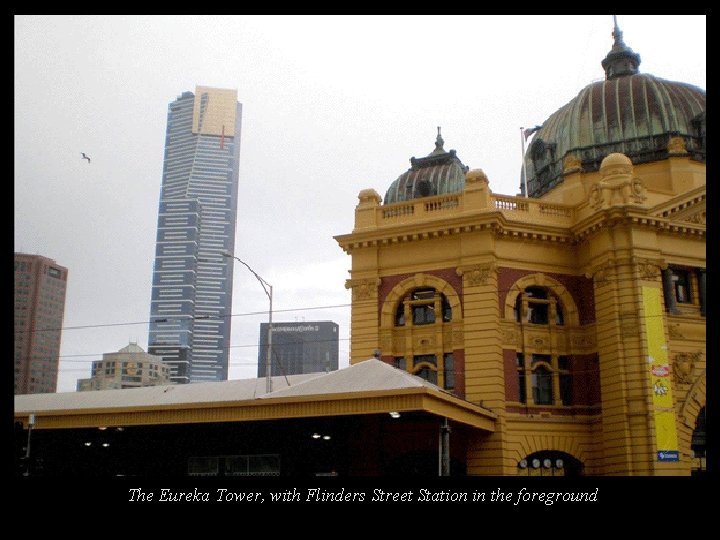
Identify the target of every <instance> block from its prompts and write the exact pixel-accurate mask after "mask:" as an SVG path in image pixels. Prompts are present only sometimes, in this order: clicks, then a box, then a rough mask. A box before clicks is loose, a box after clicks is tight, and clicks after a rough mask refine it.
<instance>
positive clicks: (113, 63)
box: [15, 15, 706, 392]
mask: <svg viewBox="0 0 720 540" xmlns="http://www.w3.org/2000/svg"><path fill="white" fill-rule="evenodd" d="M618 22H619V25H620V28H621V29H622V31H623V36H624V40H625V43H626V44H627V45H628V46H629V47H631V48H632V49H633V50H634V51H635V52H637V53H639V54H640V56H641V59H642V63H641V64H640V71H641V72H643V73H651V74H653V75H656V76H658V77H662V78H665V79H669V80H674V81H683V82H687V83H691V84H694V85H697V86H699V87H701V88H703V89H705V88H706V85H705V76H706V66H705V50H706V40H705V24H706V19H705V16H686V15H642V16H639V15H619V16H618ZM612 26H613V25H612V16H611V15H583V16H558V15H553V16H538V15H533V16H495V15H493V16H488V15H464V16H314V15H313V16H237V15H236V16H164V15H156V16H76V15H72V16H64V15H63V16H16V17H15V251H18V252H24V253H30V254H39V255H43V256H46V257H49V258H52V259H54V260H55V261H56V262H57V263H58V264H60V265H62V266H65V267H67V268H68V270H69V277H68V287H67V298H66V306H65V320H64V323H63V327H64V331H63V335H62V348H61V357H60V374H59V378H58V391H61V392H63V391H74V390H75V388H76V381H77V379H78V378H84V377H89V376H90V365H91V362H92V361H93V360H100V359H101V358H102V355H103V353H109V352H115V351H117V350H119V349H121V348H122V347H124V346H126V345H127V344H128V343H129V342H130V341H133V342H137V344H138V345H140V346H141V347H143V348H144V349H146V350H147V339H148V324H147V321H148V319H149V315H150V289H151V283H152V266H153V259H154V251H155V234H156V226H157V210H158V199H159V195H160V184H161V179H162V166H163V150H164V142H165V128H166V120H167V107H168V104H169V103H170V102H172V101H174V100H175V99H176V98H177V97H178V96H179V95H180V94H181V93H182V92H183V91H188V90H189V91H192V92H194V91H195V87H196V86H197V85H199V86H214V87H219V88H233V89H237V91H238V100H239V101H240V102H241V103H242V104H243V118H242V141H241V148H240V187H239V194H240V196H239V202H238V218H237V235H236V243H235V254H236V255H237V256H239V257H240V258H242V259H243V260H244V261H246V262H247V263H248V264H249V265H250V266H251V267H252V268H253V269H254V270H255V271H256V272H257V273H258V274H259V275H260V276H261V277H262V278H263V279H265V280H266V281H267V282H269V283H270V284H272V285H273V308H274V314H273V321H274V322H283V321H303V320H305V321H312V320H332V321H335V322H336V323H338V324H339V325H340V367H345V366H347V365H348V359H349V352H350V351H349V349H350V346H349V322H350V307H349V304H350V292H349V291H348V290H346V289H345V280H346V279H347V278H348V277H349V274H348V270H349V269H350V257H349V256H348V255H346V254H345V253H344V252H343V251H342V250H341V249H340V247H339V246H338V244H337V242H336V241H335V240H334V238H333V236H335V235H339V234H346V233H350V232H351V231H352V228H353V221H354V209H355V205H356V204H357V202H358V200H357V195H358V193H359V192H360V190H362V189H366V188H373V189H375V190H376V191H377V192H378V193H379V194H380V195H381V196H384V195H385V191H386V189H387V188H388V187H389V185H390V183H391V182H392V181H393V180H395V179H396V178H397V177H398V176H399V175H400V174H402V173H403V172H405V171H406V170H407V169H408V167H409V166H410V163H409V159H410V158H411V157H413V156H415V157H422V156H425V155H427V154H429V153H430V152H431V151H432V150H433V149H434V141H435V136H436V134H437V127H438V126H441V127H442V136H443V138H444V140H445V149H446V150H450V149H455V150H457V155H458V157H459V158H460V159H461V160H462V162H463V163H464V164H465V165H468V166H469V167H470V168H480V169H483V170H484V171H485V173H486V174H487V176H488V178H489V181H490V189H491V190H492V191H493V192H494V193H500V194H504V195H517V194H518V192H519V183H520V169H521V166H520V164H521V161H520V158H521V140H520V128H521V127H532V126H535V125H537V124H541V123H542V122H543V121H544V120H545V119H546V118H547V117H548V116H549V115H550V114H552V113H553V112H555V111H556V110H557V109H558V108H560V107H561V106H563V105H564V104H566V103H567V102H568V101H570V100H571V99H572V98H574V97H575V96H576V95H577V94H578V92H580V90H582V89H583V88H584V87H585V86H586V85H588V84H589V83H591V82H593V81H596V80H600V79H602V78H603V76H604V73H603V70H602V67H601V65H600V62H601V60H602V59H603V58H604V57H605V55H606V54H607V53H608V51H609V50H610V48H611V46H612ZM81 152H85V153H86V154H88V155H89V156H90V157H91V159H92V162H91V163H90V164H88V162H87V161H85V160H83V159H82V158H81ZM234 279H235V289H234V298H233V323H232V344H231V352H230V369H229V373H230V378H231V379H238V378H248V377H255V376H256V373H257V346H258V334H259V326H260V323H261V322H266V321H267V309H268V298H267V296H266V295H265V293H264V292H263V289H262V288H261V286H260V283H258V281H257V280H256V279H255V277H254V276H253V275H252V274H251V273H250V272H248V271H247V270H246V269H245V268H244V267H242V266H241V265H236V268H235V277H234ZM331 306H339V307H331ZM313 308H317V309H313Z"/></svg>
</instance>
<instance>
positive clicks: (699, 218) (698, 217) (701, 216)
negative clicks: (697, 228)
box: [685, 210, 707, 225]
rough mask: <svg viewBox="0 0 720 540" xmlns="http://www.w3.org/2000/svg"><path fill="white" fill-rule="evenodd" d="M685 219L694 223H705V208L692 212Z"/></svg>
mask: <svg viewBox="0 0 720 540" xmlns="http://www.w3.org/2000/svg"><path fill="white" fill-rule="evenodd" d="M685 221H687V222H689V223H696V224H698V225H705V224H706V223H707V222H706V214H705V210H703V211H702V212H698V213H696V214H692V215H691V216H688V217H687V218H686V219H685Z"/></svg>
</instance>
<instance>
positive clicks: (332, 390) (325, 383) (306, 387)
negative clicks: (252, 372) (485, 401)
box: [260, 358, 449, 398]
mask: <svg viewBox="0 0 720 540" xmlns="http://www.w3.org/2000/svg"><path fill="white" fill-rule="evenodd" d="M423 387H424V388H430V389H433V390H437V391H440V392H445V391H444V390H442V389H441V388H440V387H438V386H436V385H434V384H432V383H429V382H427V381H426V380H425V379H422V378H420V377H417V376H415V375H410V374H409V373H407V372H406V371H403V370H400V369H396V368H394V367H392V366H391V365H390V364H387V363H385V362H383V361H381V360H377V359H375V358H372V359H370V360H365V361H364V362H358V363H357V364H353V365H352V366H350V367H347V368H344V369H341V370H338V371H331V372H330V373H327V374H324V375H323V376H322V377H315V378H312V379H308V380H305V381H302V382H299V383H296V384H293V385H291V386H286V387H285V388H281V389H278V390H275V391H273V392H271V393H270V394H265V395H263V396H260V397H261V398H275V397H291V396H312V395H319V394H339V393H351V392H371V391H382V390H400V389H403V388H423ZM448 395H449V394H448Z"/></svg>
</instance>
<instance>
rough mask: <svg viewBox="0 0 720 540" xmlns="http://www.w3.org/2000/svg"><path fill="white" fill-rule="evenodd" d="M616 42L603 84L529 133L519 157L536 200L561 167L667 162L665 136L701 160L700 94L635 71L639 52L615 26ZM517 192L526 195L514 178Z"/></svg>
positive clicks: (702, 109)
mask: <svg viewBox="0 0 720 540" xmlns="http://www.w3.org/2000/svg"><path fill="white" fill-rule="evenodd" d="M613 36H614V38H615V43H614V45H613V47H612V50H611V51H610V52H609V53H608V55H607V56H606V57H605V59H604V60H603V61H602V66H603V68H604V70H605V80H604V81H600V82H595V83H592V84H590V85H588V86H586V87H585V88H584V89H583V90H581V91H580V93H579V94H578V95H577V96H576V97H575V98H574V99H573V100H572V101H570V103H568V104H567V105H565V106H564V107H562V108H560V109H559V110H558V111H556V112H555V113H554V114H552V115H551V116H550V118H548V119H547V120H546V121H545V122H544V123H543V125H542V126H541V127H540V128H539V129H537V131H535V136H534V138H533V140H532V142H531V144H530V145H529V147H528V148H527V151H526V153H525V171H526V173H527V190H528V193H529V195H530V197H540V196H542V195H543V194H544V193H547V192H548V191H549V190H550V189H552V188H553V187H555V186H556V185H557V184H559V183H560V182H562V180H563V175H564V173H565V170H566V168H567V170H568V171H570V170H573V168H574V170H577V167H580V168H581V169H582V170H583V171H596V170H598V168H599V167H600V163H601V162H602V160H603V158H604V157H605V156H607V155H608V154H611V153H613V152H621V153H623V154H625V155H626V156H628V157H629V158H630V159H631V160H632V162H633V163H634V164H638V163H645V162H650V161H657V160H662V159H666V158H667V156H668V149H667V145H668V142H669V141H670V139H671V138H673V137H679V138H681V139H682V140H683V142H684V146H685V150H686V151H687V154H688V155H689V156H690V157H691V158H692V159H696V160H698V161H703V162H704V161H705V154H706V153H705V91H704V90H702V89H700V88H698V87H696V86H692V85H690V84H685V83H680V82H672V81H667V80H665V79H661V78H658V77H654V76H652V75H647V74H641V73H639V72H638V66H639V65H640V55H639V54H637V53H635V52H633V50H632V49H630V48H629V47H627V46H626V45H625V43H624V42H623V39H622V32H621V31H620V29H619V28H618V27H617V24H616V25H615V30H614V32H613ZM520 189H521V192H522V193H525V186H524V182H522V178H521V186H520Z"/></svg>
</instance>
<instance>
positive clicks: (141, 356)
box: [77, 342, 172, 392]
mask: <svg viewBox="0 0 720 540" xmlns="http://www.w3.org/2000/svg"><path fill="white" fill-rule="evenodd" d="M162 384H172V382H171V381H170V366H169V365H168V364H166V363H165V362H163V359H162V358H160V357H159V356H154V355H152V354H148V353H146V352H145V351H144V350H143V348H142V347H139V346H138V345H137V343H132V342H131V343H130V344H129V345H128V346H127V347H123V348H122V349H120V350H119V351H118V352H114V353H105V354H103V359H102V360H98V361H96V362H93V365H92V377H90V378H89V379H78V383H77V389H78V392H84V391H86V390H113V389H120V388H139V387H141V386H157V385H162Z"/></svg>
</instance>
